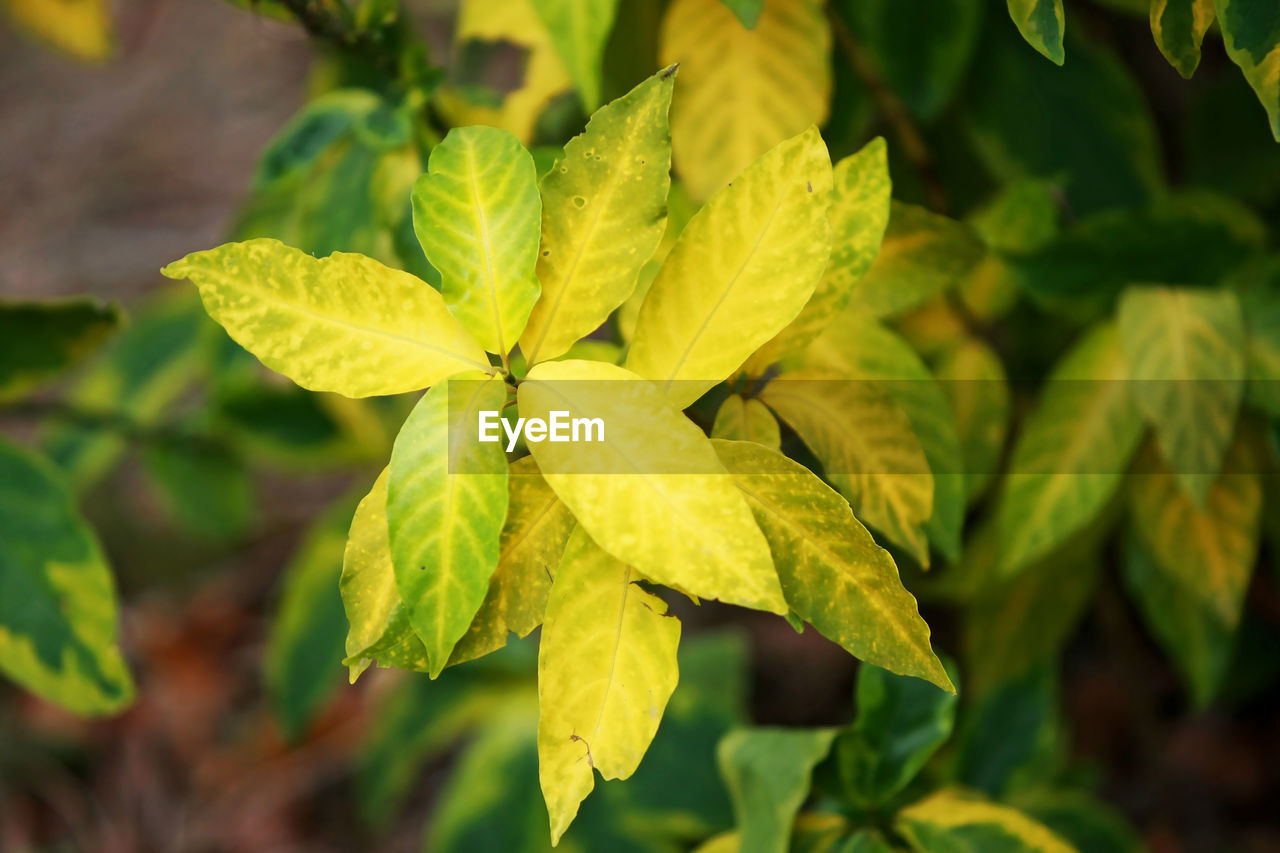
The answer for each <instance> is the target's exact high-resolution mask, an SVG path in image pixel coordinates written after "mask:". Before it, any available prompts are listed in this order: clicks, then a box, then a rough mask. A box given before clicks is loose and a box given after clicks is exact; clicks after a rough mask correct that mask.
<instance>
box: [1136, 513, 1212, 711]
mask: <svg viewBox="0 0 1280 853" xmlns="http://www.w3.org/2000/svg"><path fill="white" fill-rule="evenodd" d="M1121 566H1122V569H1123V577H1124V583H1125V588H1126V589H1127V590H1128V592H1129V597H1130V598H1132V599H1133V600H1134V601H1135V602H1136V603H1137V605H1138V612H1139V613H1141V614H1142V619H1143V621H1144V622H1145V623H1146V625H1147V630H1148V631H1150V632H1151V635H1152V636H1153V637H1154V638H1155V640H1156V642H1158V643H1159V644H1160V646H1161V647H1162V648H1163V649H1164V650H1165V653H1166V654H1167V655H1169V657H1170V658H1171V659H1172V660H1173V664H1174V666H1175V667H1177V669H1178V672H1180V673H1181V675H1182V678H1183V680H1184V681H1185V682H1186V684H1187V686H1188V688H1189V692H1190V693H1191V697H1192V699H1193V701H1194V702H1195V704H1196V706H1197V707H1200V708H1203V707H1205V706H1207V705H1208V704H1209V702H1210V701H1211V700H1212V699H1213V697H1214V696H1215V695H1216V694H1217V692H1218V689H1219V687H1220V686H1221V685H1222V679H1223V678H1224V677H1225V676H1226V674H1227V669H1228V667H1229V666H1230V664H1231V653H1232V651H1233V649H1234V647H1235V631H1234V630H1233V629H1232V628H1231V627H1230V625H1229V624H1228V623H1227V622H1225V621H1224V620H1223V619H1222V617H1221V616H1220V615H1219V614H1218V612H1217V611H1216V609H1215V608H1214V607H1213V605H1212V603H1211V602H1210V601H1208V600H1206V599H1205V598H1204V596H1203V595H1201V593H1200V591H1199V590H1198V589H1197V588H1196V584H1194V582H1189V580H1188V579H1187V578H1185V577H1180V576H1178V575H1175V574H1171V573H1170V572H1167V571H1166V570H1164V569H1163V568H1161V567H1160V566H1157V565H1156V562H1155V560H1154V559H1152V557H1151V554H1150V552H1149V551H1148V549H1147V548H1145V547H1143V545H1142V543H1141V541H1140V540H1139V537H1138V536H1136V535H1133V534H1130V535H1128V536H1126V537H1125V543H1124V562H1123V563H1122V564H1121Z"/></svg>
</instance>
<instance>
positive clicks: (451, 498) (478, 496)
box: [387, 373, 508, 678]
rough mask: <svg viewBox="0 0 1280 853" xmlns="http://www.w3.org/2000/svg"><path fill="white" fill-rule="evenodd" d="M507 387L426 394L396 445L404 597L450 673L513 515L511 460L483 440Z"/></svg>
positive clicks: (395, 527)
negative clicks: (481, 421) (485, 423)
mask: <svg viewBox="0 0 1280 853" xmlns="http://www.w3.org/2000/svg"><path fill="white" fill-rule="evenodd" d="M505 392H506V385H505V383H503V382H502V380H501V379H499V378H497V377H485V376H484V375H483V374H479V373H473V374H460V375H459V376H457V377H455V378H454V379H452V380H450V381H449V382H447V383H442V384H440V385H437V386H436V387H434V388H432V389H431V390H430V391H428V392H427V393H426V394H425V395H423V397H422V399H421V400H420V401H419V402H418V405H417V406H415V407H414V410H413V412H411V413H410V414H409V418H408V419H407V420H406V421H405V423H404V426H403V427H402V428H401V430H400V434H399V435H398V436H396V443H395V447H394V448H393V449H392V451H391V465H390V470H391V473H390V475H389V478H388V481H387V531H388V534H389V538H390V545H391V562H392V565H393V566H394V567H395V577H396V588H397V589H398V590H399V591H400V598H401V599H402V600H403V601H404V603H405V606H406V608H407V609H408V611H409V618H410V621H411V622H412V624H413V628H414V630H415V631H417V633H418V636H419V637H420V638H421V639H422V644H423V646H424V647H425V648H426V652H427V663H428V672H429V673H430V675H431V677H432V678H435V677H436V676H437V675H439V674H440V671H441V670H443V669H444V667H445V664H446V663H447V662H448V660H449V655H450V653H451V652H452V651H453V647H454V646H455V645H456V644H457V642H458V640H460V639H461V638H462V635H463V634H465V633H466V631H467V628H468V627H469V626H470V624H471V620H472V618H473V617H474V616H475V615H476V612H477V611H478V610H479V609H480V605H481V604H482V603H483V601H484V598H485V594H486V592H487V590H488V588H489V580H490V578H491V577H492V576H493V572H494V570H495V569H496V568H497V565H498V553H499V542H500V536H501V533H502V527H503V523H504V521H505V519H506V515H507V473H508V468H507V459H506V456H505V454H504V453H503V451H502V445H501V444H498V443H484V442H480V441H479V440H478V434H477V430H476V424H477V421H478V413H479V412H482V411H486V410H492V411H500V410H501V409H502V407H503V404H504V401H505V398H506V393H505Z"/></svg>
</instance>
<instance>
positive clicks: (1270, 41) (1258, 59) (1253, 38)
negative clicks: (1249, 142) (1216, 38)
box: [1216, 0, 1280, 142]
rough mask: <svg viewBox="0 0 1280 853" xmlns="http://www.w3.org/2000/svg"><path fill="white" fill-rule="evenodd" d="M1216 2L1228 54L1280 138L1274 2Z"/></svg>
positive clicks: (1279, 54)
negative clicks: (1237, 66)
mask: <svg viewBox="0 0 1280 853" xmlns="http://www.w3.org/2000/svg"><path fill="white" fill-rule="evenodd" d="M1216 6H1217V10H1218V23H1220V24H1221V25H1222V41H1223V42H1224V43H1225V44H1226V46H1227V55H1228V56H1230V57H1231V61H1232V62H1234V63H1235V64H1236V65H1239V66H1240V70H1241V71H1243V72H1244V76H1245V79H1246V80H1248V81H1249V85H1250V86H1252V87H1253V91H1254V92H1256V93H1257V95H1258V100H1260V101H1262V106H1264V107H1265V108H1266V110H1267V117H1268V118H1269V119H1270V120H1271V133H1272V135H1274V136H1275V138H1276V141H1277V142H1280V20H1277V19H1276V10H1275V6H1274V5H1273V4H1272V3H1270V2H1268V0H1216Z"/></svg>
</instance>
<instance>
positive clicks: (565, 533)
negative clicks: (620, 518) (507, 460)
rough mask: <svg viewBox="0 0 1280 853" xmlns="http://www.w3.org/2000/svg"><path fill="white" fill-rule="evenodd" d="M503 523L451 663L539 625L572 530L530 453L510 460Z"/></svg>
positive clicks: (567, 515)
mask: <svg viewBox="0 0 1280 853" xmlns="http://www.w3.org/2000/svg"><path fill="white" fill-rule="evenodd" d="M508 482H509V493H508V495H509V496H508V498H507V521H506V523H505V524H504V525H503V527H502V541H501V552H500V554H499V555H498V567H497V568H496V569H495V570H494V572H493V579H492V580H490V581H489V592H488V594H487V595H486V596H485V599H484V603H483V604H481V605H480V611H479V612H478V613H477V614H476V617H475V619H473V620H472V621H471V627H470V628H468V629H467V633H466V634H465V635H463V637H462V639H461V640H459V641H458V645H457V646H456V647H455V648H454V650H453V654H452V655H451V656H450V658H449V665H450V666H452V665H454V664H457V663H462V662H463V661H467V660H473V659H474V658H478V657H480V656H481V655H486V654H488V653H489V652H491V651H494V650H495V649H499V648H501V647H503V646H505V645H506V644H507V634H508V633H509V632H514V633H515V635H516V636H517V637H524V636H527V635H528V634H529V632H530V631H532V630H533V629H534V628H536V627H538V626H539V625H540V624H542V615H543V611H545V610H546V608H547V593H548V592H549V591H550V590H551V579H552V577H553V576H554V574H555V571H556V566H558V565H559V564H560V555H561V552H562V551H564V545H565V542H566V541H567V540H568V538H569V532H570V530H571V529H572V528H573V516H572V515H571V514H570V513H569V508H568V507H566V506H565V505H564V504H563V503H561V501H560V499H559V498H558V497H556V493H555V492H554V491H552V489H551V487H550V486H548V485H547V481H546V480H544V479H543V478H542V474H541V473H539V471H538V466H537V464H535V463H534V460H533V457H532V456H526V457H524V458H523V459H519V460H517V461H516V462H513V463H512V464H511V474H510V476H509V480H508Z"/></svg>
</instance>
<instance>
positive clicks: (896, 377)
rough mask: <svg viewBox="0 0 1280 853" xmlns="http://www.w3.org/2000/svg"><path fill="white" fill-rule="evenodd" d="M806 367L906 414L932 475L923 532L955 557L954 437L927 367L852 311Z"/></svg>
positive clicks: (960, 510) (951, 418)
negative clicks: (872, 390) (881, 396)
mask: <svg viewBox="0 0 1280 853" xmlns="http://www.w3.org/2000/svg"><path fill="white" fill-rule="evenodd" d="M806 363H807V364H810V365H813V366H815V367H817V368H819V369H822V370H832V371H834V372H836V373H837V374H839V375H840V376H841V377H844V378H846V379H849V380H854V381H856V382H859V383H864V382H866V383H873V384H875V385H876V386H877V387H879V389H880V390H881V391H883V392H884V393H885V394H886V395H888V396H889V397H890V398H891V399H892V400H893V402H894V403H896V404H897V406H898V407H899V408H900V409H902V411H903V412H904V413H905V414H906V416H907V420H908V421H910V423H911V430H912V432H914V433H915V437H916V439H917V440H918V441H919V442H920V448H921V450H923V451H924V456H925V459H926V460H927V461H928V463H929V470H930V472H931V473H932V475H933V510H932V511H931V512H930V514H929V518H928V521H927V522H926V523H925V532H926V533H927V534H928V535H929V539H930V541H931V542H932V543H933V544H934V546H935V547H936V548H937V549H938V550H939V551H941V552H942V553H943V555H944V556H946V557H947V559H949V560H955V559H958V558H959V556H960V533H961V528H962V527H963V524H964V500H965V477H964V462H963V459H962V457H961V445H960V434H959V431H958V428H957V423H956V418H955V414H954V413H953V412H952V409H951V405H950V403H949V402H948V400H947V397H946V395H945V394H944V393H943V391H942V388H941V387H940V386H939V384H938V382H937V381H936V380H935V379H934V377H933V374H932V373H931V372H930V371H929V368H928V367H926V366H925V364H924V362H923V361H922V360H921V359H920V357H919V356H918V355H916V353H915V351H914V350H913V349H912V348H911V347H910V345H908V344H907V342H906V341H904V340H903V339H902V338H900V337H899V336H898V335H896V334H894V332H892V331H891V330H890V329H888V328H886V327H885V326H883V325H882V324H880V323H878V322H876V320H875V319H874V318H872V317H870V316H868V315H866V314H864V313H861V312H858V311H856V310H854V309H850V310H847V311H846V312H845V313H844V314H843V315H841V318H840V321H839V322H838V323H836V324H833V325H832V326H831V327H830V328H829V329H828V330H827V331H826V332H824V333H823V334H822V336H821V337H819V338H818V339H817V340H816V341H814V343H813V345H812V346H810V347H809V351H808V352H807V353H806Z"/></svg>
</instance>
